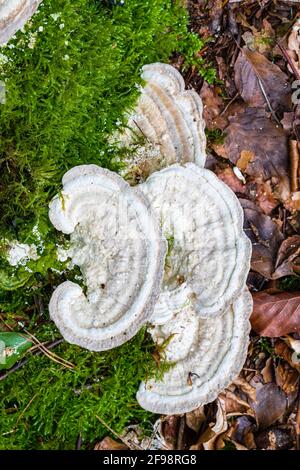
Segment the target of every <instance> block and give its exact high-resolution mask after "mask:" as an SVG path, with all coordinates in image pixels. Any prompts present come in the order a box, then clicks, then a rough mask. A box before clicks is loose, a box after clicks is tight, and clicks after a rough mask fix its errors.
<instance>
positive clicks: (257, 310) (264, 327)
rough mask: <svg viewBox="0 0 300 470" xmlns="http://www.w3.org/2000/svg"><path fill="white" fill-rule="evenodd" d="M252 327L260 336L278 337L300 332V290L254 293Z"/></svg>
mask: <svg viewBox="0 0 300 470" xmlns="http://www.w3.org/2000/svg"><path fill="white" fill-rule="evenodd" d="M253 301H254V304H253V313H252V315H251V319H250V320H251V325H252V328H253V329H254V330H255V331H256V333H258V334H259V335H260V336H269V337H271V338H276V337H279V336H283V335H285V334H287V333H291V332H300V292H281V293H279V294H274V295H270V294H268V293H266V292H256V293H254V294H253Z"/></svg>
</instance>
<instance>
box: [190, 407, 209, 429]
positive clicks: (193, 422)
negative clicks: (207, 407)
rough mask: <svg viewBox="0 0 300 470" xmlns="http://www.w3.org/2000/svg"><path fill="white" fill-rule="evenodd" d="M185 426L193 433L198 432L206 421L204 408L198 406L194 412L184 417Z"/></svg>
mask: <svg viewBox="0 0 300 470" xmlns="http://www.w3.org/2000/svg"><path fill="white" fill-rule="evenodd" d="M185 419H186V425H187V426H188V427H189V428H190V429H192V430H193V431H195V432H197V433H198V432H199V431H200V428H201V426H202V424H203V423H204V422H205V420H206V416H205V412H204V406H199V408H196V410H194V411H190V412H189V413H186V415H185Z"/></svg>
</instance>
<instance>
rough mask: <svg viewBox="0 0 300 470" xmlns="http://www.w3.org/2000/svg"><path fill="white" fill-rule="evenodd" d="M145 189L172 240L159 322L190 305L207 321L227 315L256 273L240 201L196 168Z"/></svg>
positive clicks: (181, 169)
mask: <svg viewBox="0 0 300 470" xmlns="http://www.w3.org/2000/svg"><path fill="white" fill-rule="evenodd" d="M141 189H142V190H143V192H144V193H145V195H146V196H147V197H148V198H149V200H150V202H151V206H152V209H153V211H155V212H156V214H157V217H158V218H159V220H160V223H161V225H162V229H163V234H164V235H165V237H166V238H167V239H168V237H169V236H170V235H171V237H172V246H171V250H170V252H169V253H168V256H167V259H166V263H165V272H164V282H163V286H162V291H161V294H160V297H159V301H158V303H157V305H156V308H155V312H154V317H155V318H161V321H162V322H164V321H165V320H166V319H167V318H168V317H169V316H172V315H173V313H174V311H179V310H180V309H181V308H182V307H184V306H186V304H187V303H190V304H191V305H192V306H193V307H194V308H195V310H196V311H197V313H198V314H199V315H200V316H202V317H205V316H209V315H217V314H220V313H222V312H223V311H224V310H225V309H226V308H228V307H229V306H230V305H231V303H232V302H233V300H234V299H235V298H236V297H237V296H238V295H239V293H240V292H241V290H242V289H243V287H244V285H245V282H246V277H247V274H248V272H249V267H250V256H251V244H250V241H249V240H248V238H247V237H246V235H245V234H244V232H243V211H242V208H241V206H240V204H239V201H238V199H237V198H236V196H235V195H234V193H233V192H232V191H231V190H230V189H229V188H228V187H227V186H226V185H225V184H224V183H223V182H222V181H220V180H219V179H218V178H217V177H216V175H215V174H214V173H212V172H211V171H209V170H206V169H204V168H199V167H197V166H196V165H194V164H193V163H187V164H186V165H185V166H180V165H172V166H170V167H168V168H165V169H164V170H161V171H159V172H156V173H153V174H152V175H151V176H150V178H149V179H148V180H147V181H146V183H143V184H142V185H141Z"/></svg>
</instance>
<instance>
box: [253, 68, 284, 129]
mask: <svg viewBox="0 0 300 470" xmlns="http://www.w3.org/2000/svg"><path fill="white" fill-rule="evenodd" d="M256 78H257V80H258V84H259V87H260V90H261V92H262V94H263V97H264V99H265V100H266V102H267V105H268V107H269V109H270V112H271V114H272V116H273V119H275V121H276V122H277V124H279V126H281V127H282V124H281V122H280V121H279V119H278V117H277V116H276V113H275V111H274V109H273V108H272V105H271V103H270V100H269V98H268V95H267V93H266V90H265V88H264V86H263V84H262V81H261V79H260V78H259V76H258V75H257V74H256Z"/></svg>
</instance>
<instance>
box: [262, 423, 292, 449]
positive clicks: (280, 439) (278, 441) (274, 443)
mask: <svg viewBox="0 0 300 470" xmlns="http://www.w3.org/2000/svg"><path fill="white" fill-rule="evenodd" d="M255 443H256V445H257V447H258V448H259V449H264V450H284V449H290V448H291V447H292V446H293V440H292V438H291V435H290V433H289V432H288V430H285V429H280V428H275V427H273V428H270V429H268V430H265V431H261V432H260V433H258V434H257V435H256V436H255Z"/></svg>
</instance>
